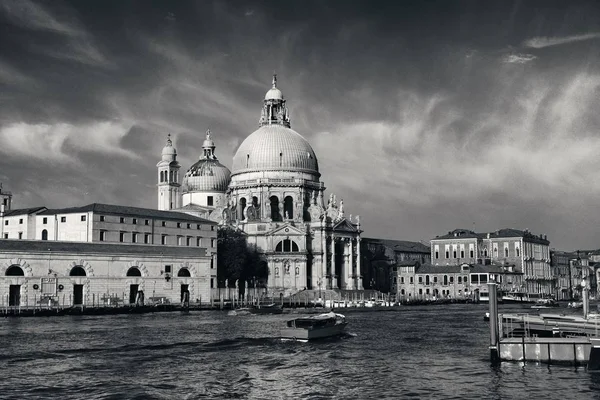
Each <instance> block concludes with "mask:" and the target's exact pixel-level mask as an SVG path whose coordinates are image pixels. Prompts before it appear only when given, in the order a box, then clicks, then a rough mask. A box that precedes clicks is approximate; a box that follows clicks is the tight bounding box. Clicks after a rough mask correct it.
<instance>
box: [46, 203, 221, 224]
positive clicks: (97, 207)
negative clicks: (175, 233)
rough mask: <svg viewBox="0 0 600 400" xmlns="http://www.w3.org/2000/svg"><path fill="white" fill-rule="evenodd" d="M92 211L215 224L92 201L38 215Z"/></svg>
mask: <svg viewBox="0 0 600 400" xmlns="http://www.w3.org/2000/svg"><path fill="white" fill-rule="evenodd" d="M90 211H91V212H94V213H98V214H119V215H127V216H137V217H152V218H160V219H171V220H184V221H194V222H202V223H204V224H212V225H216V224H217V223H216V222H214V221H210V220H208V219H205V218H200V217H196V216H193V215H189V214H185V213H181V212H176V211H161V210H154V209H151V208H140V207H129V206H116V205H111V204H101V203H92V204H88V205H85V206H81V207H70V208H59V209H47V210H45V211H42V212H41V213H39V215H54V214H75V213H83V212H90Z"/></svg>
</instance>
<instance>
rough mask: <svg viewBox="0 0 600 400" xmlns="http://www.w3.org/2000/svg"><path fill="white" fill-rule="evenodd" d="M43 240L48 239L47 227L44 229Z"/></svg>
mask: <svg viewBox="0 0 600 400" xmlns="http://www.w3.org/2000/svg"><path fill="white" fill-rule="evenodd" d="M42 240H48V231H47V230H46V229H44V230H43V231H42Z"/></svg>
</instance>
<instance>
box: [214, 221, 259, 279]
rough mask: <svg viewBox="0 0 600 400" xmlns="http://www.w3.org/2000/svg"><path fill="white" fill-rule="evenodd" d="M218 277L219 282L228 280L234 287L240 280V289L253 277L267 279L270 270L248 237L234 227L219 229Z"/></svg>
mask: <svg viewBox="0 0 600 400" xmlns="http://www.w3.org/2000/svg"><path fill="white" fill-rule="evenodd" d="M217 254H218V258H217V277H218V280H219V281H221V282H222V281H225V279H227V280H228V281H229V282H228V284H229V286H230V287H231V286H233V285H234V283H235V281H236V280H238V279H239V283H240V289H241V288H242V287H243V286H244V282H245V281H250V280H251V279H252V278H253V277H256V279H257V280H259V279H264V278H266V277H267V274H268V269H267V268H266V263H265V262H264V261H263V260H262V258H261V256H260V253H259V252H258V250H257V249H256V247H254V246H251V245H250V246H249V245H248V242H247V240H246V235H245V234H244V233H243V232H241V231H239V230H237V229H234V228H232V227H224V228H221V229H219V231H218V233H217Z"/></svg>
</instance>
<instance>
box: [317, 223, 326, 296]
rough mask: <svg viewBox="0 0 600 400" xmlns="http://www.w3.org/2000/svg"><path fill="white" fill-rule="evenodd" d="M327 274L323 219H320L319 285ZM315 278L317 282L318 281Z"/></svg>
mask: <svg viewBox="0 0 600 400" xmlns="http://www.w3.org/2000/svg"><path fill="white" fill-rule="evenodd" d="M326 276H327V237H326V236H325V224H324V223H323V220H321V274H320V276H318V277H317V279H318V280H321V285H323V283H325V282H323V280H324V279H325V277H326ZM318 280H317V282H318Z"/></svg>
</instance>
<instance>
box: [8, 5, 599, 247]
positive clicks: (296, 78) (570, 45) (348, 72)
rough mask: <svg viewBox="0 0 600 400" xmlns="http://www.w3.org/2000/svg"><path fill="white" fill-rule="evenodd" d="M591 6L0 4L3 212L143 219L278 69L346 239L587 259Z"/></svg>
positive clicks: (240, 128) (221, 151)
mask: <svg viewBox="0 0 600 400" xmlns="http://www.w3.org/2000/svg"><path fill="white" fill-rule="evenodd" d="M598 15H600V3H598V2H594V1H568V2H567V1H551V0H547V1H546V0H545V1H515V2H511V1H505V0H501V1H452V0H444V1H408V0H405V1H395V2H390V1H371V0H368V1H350V0H338V1H310V0H302V1H300V0H291V1H280V0H279V1H270V0H265V1H248V2H243V1H241V0H236V1H233V0H231V1H214V2H211V1H208V0H206V1H177V2H172V1H166V0H165V1H149V0H143V1H142V0H139V1H126V0H119V1H116V0H104V1H96V2H91V1H72V2H63V1H30V0H4V1H2V2H0V182H2V183H3V188H4V190H8V191H11V192H12V193H13V208H23V207H30V206H46V207H49V208H60V207H68V206H78V205H85V204H89V203H94V202H100V203H109V204H118V205H131V206H139V207H148V208H155V207H156V205H157V189H156V179H157V173H156V163H157V162H158V161H159V160H160V152H161V149H162V147H163V146H164V145H165V141H166V135H167V134H171V135H172V137H173V142H174V145H175V147H176V148H177V151H178V155H179V156H178V160H179V161H180V163H181V165H182V172H183V171H185V170H187V168H188V167H189V166H191V164H192V163H194V162H195V160H196V159H197V158H198V157H199V155H200V154H201V150H202V149H201V145H202V141H203V140H204V137H205V132H206V130H207V129H210V130H211V132H212V136H213V139H214V140H215V143H216V145H217V148H216V155H217V156H218V157H219V160H220V161H221V162H222V163H223V164H224V165H226V166H228V167H231V163H232V158H233V155H234V154H235V150H236V149H237V147H238V146H239V145H240V143H241V142H242V141H243V140H244V139H245V138H246V137H247V136H248V135H250V134H251V133H252V132H253V131H255V130H256V129H257V128H258V119H259V117H260V110H261V107H262V100H263V97H264V94H265V92H266V91H267V90H268V89H269V88H270V86H271V79H272V74H273V73H277V76H278V87H279V88H280V89H281V90H282V92H283V94H284V96H285V98H286V99H287V105H288V108H289V110H290V117H291V123H292V128H293V129H294V130H295V131H297V132H298V133H300V134H301V135H303V136H304V137H305V138H306V139H307V140H308V141H309V143H310V144H311V145H312V147H313V149H314V150H315V152H316V154H317V157H318V160H319V168H320V172H321V174H322V176H321V180H322V181H323V182H324V183H325V186H326V187H327V192H326V196H328V194H329V193H332V192H333V193H335V194H336V197H337V198H338V199H344V206H345V211H346V213H347V214H353V215H354V216H356V215H360V217H361V218H360V219H361V223H362V226H361V227H362V229H364V232H363V236H364V237H376V238H389V239H398V240H411V241H423V242H428V241H429V240H430V239H432V238H434V237H435V236H437V235H444V234H446V233H447V232H448V231H451V230H453V229H456V228H463V229H471V230H474V231H477V232H490V231H495V230H498V229H501V228H514V229H529V230H530V231H531V232H533V233H536V234H545V235H547V237H548V239H549V240H550V242H551V243H550V245H551V247H553V248H556V249H559V250H575V249H597V248H600V242H599V240H598V239H599V235H598V231H599V229H600V212H598V203H599V201H598V199H600V179H597V175H598V173H599V172H600V131H599V129H600V62H599V61H600V60H599V58H600V19H599V18H598Z"/></svg>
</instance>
